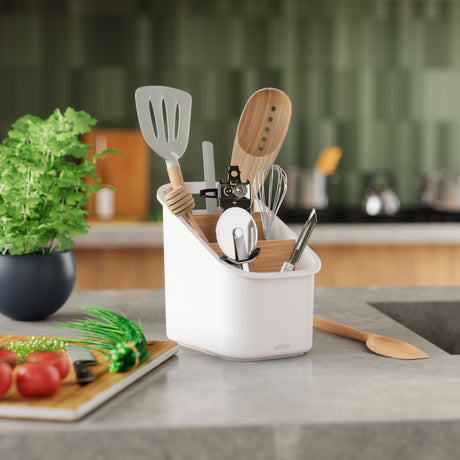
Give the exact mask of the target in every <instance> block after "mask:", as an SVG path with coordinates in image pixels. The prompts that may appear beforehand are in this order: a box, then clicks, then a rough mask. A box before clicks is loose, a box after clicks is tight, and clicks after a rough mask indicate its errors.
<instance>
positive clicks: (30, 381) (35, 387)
mask: <svg viewBox="0 0 460 460" xmlns="http://www.w3.org/2000/svg"><path fill="white" fill-rule="evenodd" d="M60 385H61V377H60V375H59V371H58V370H57V369H56V368H55V367H54V366H53V365H52V364H48V363H25V364H23V365H22V366H19V369H18V372H17V375H16V387H17V389H18V391H19V393H21V394H22V395H23V396H26V397H39V396H52V395H54V394H55V393H56V392H57V391H58V389H59V387H60Z"/></svg>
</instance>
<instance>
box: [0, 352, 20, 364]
mask: <svg viewBox="0 0 460 460" xmlns="http://www.w3.org/2000/svg"><path fill="white" fill-rule="evenodd" d="M0 362H5V363H8V364H9V365H10V366H14V365H15V364H16V363H17V362H18V357H17V356H16V353H14V352H13V351H10V350H7V349H6V348H0Z"/></svg>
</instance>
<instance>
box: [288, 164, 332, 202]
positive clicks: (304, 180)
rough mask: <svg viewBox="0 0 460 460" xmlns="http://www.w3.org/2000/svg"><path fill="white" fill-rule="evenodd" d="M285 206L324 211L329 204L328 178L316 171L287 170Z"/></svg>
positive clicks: (295, 168) (293, 168)
mask: <svg viewBox="0 0 460 460" xmlns="http://www.w3.org/2000/svg"><path fill="white" fill-rule="evenodd" d="M287 177H288V179H287V180H288V187H287V193H286V198H285V201H284V203H285V205H286V206H287V207H288V208H291V209H300V208H306V209H310V208H316V209H325V208H327V206H328V204H329V197H328V194H327V185H328V177H329V176H326V175H325V174H323V173H322V172H321V171H319V170H317V169H300V168H297V167H290V168H288V169H287Z"/></svg>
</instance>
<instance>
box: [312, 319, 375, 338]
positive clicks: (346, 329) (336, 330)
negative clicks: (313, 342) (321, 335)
mask: <svg viewBox="0 0 460 460" xmlns="http://www.w3.org/2000/svg"><path fill="white" fill-rule="evenodd" d="M313 326H314V327H316V329H321V330H323V331H326V332H331V333H332V334H336V335H341V336H342V337H348V338H350V339H353V340H359V341H361V342H366V340H367V339H368V338H369V336H370V335H372V334H371V333H370V332H365V331H361V330H360V329H355V328H354V327H351V326H345V324H341V323H336V322H335V321H330V320H328V319H324V318H318V317H317V316H314V317H313Z"/></svg>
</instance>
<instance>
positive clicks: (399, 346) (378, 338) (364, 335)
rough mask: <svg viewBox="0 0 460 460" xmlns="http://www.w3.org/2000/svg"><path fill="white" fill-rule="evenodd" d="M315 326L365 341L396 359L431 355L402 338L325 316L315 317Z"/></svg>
mask: <svg viewBox="0 0 460 460" xmlns="http://www.w3.org/2000/svg"><path fill="white" fill-rule="evenodd" d="M313 326H314V327H315V328H317V329H322V330H323V331H327V332H331V333H332V334H337V335H341V336H342V337H348V338H350V339H354V340H359V341H361V342H365V344H366V346H367V348H369V350H371V351H373V352H374V353H377V354H378V355H382V356H386V357H388V358H396V359H423V358H428V357H429V356H428V355H427V354H426V353H425V352H424V351H422V350H420V349H419V348H417V347H414V346H413V345H411V344H409V343H407V342H403V341H402V340H397V339H392V338H390V337H385V336H383V335H377V334H372V333H371V332H366V331H361V330H360V329H355V328H354V327H350V326H345V325H344V324H340V323H336V322H335V321H330V320H328V319H324V318H318V317H317V316H315V317H314V318H313Z"/></svg>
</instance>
